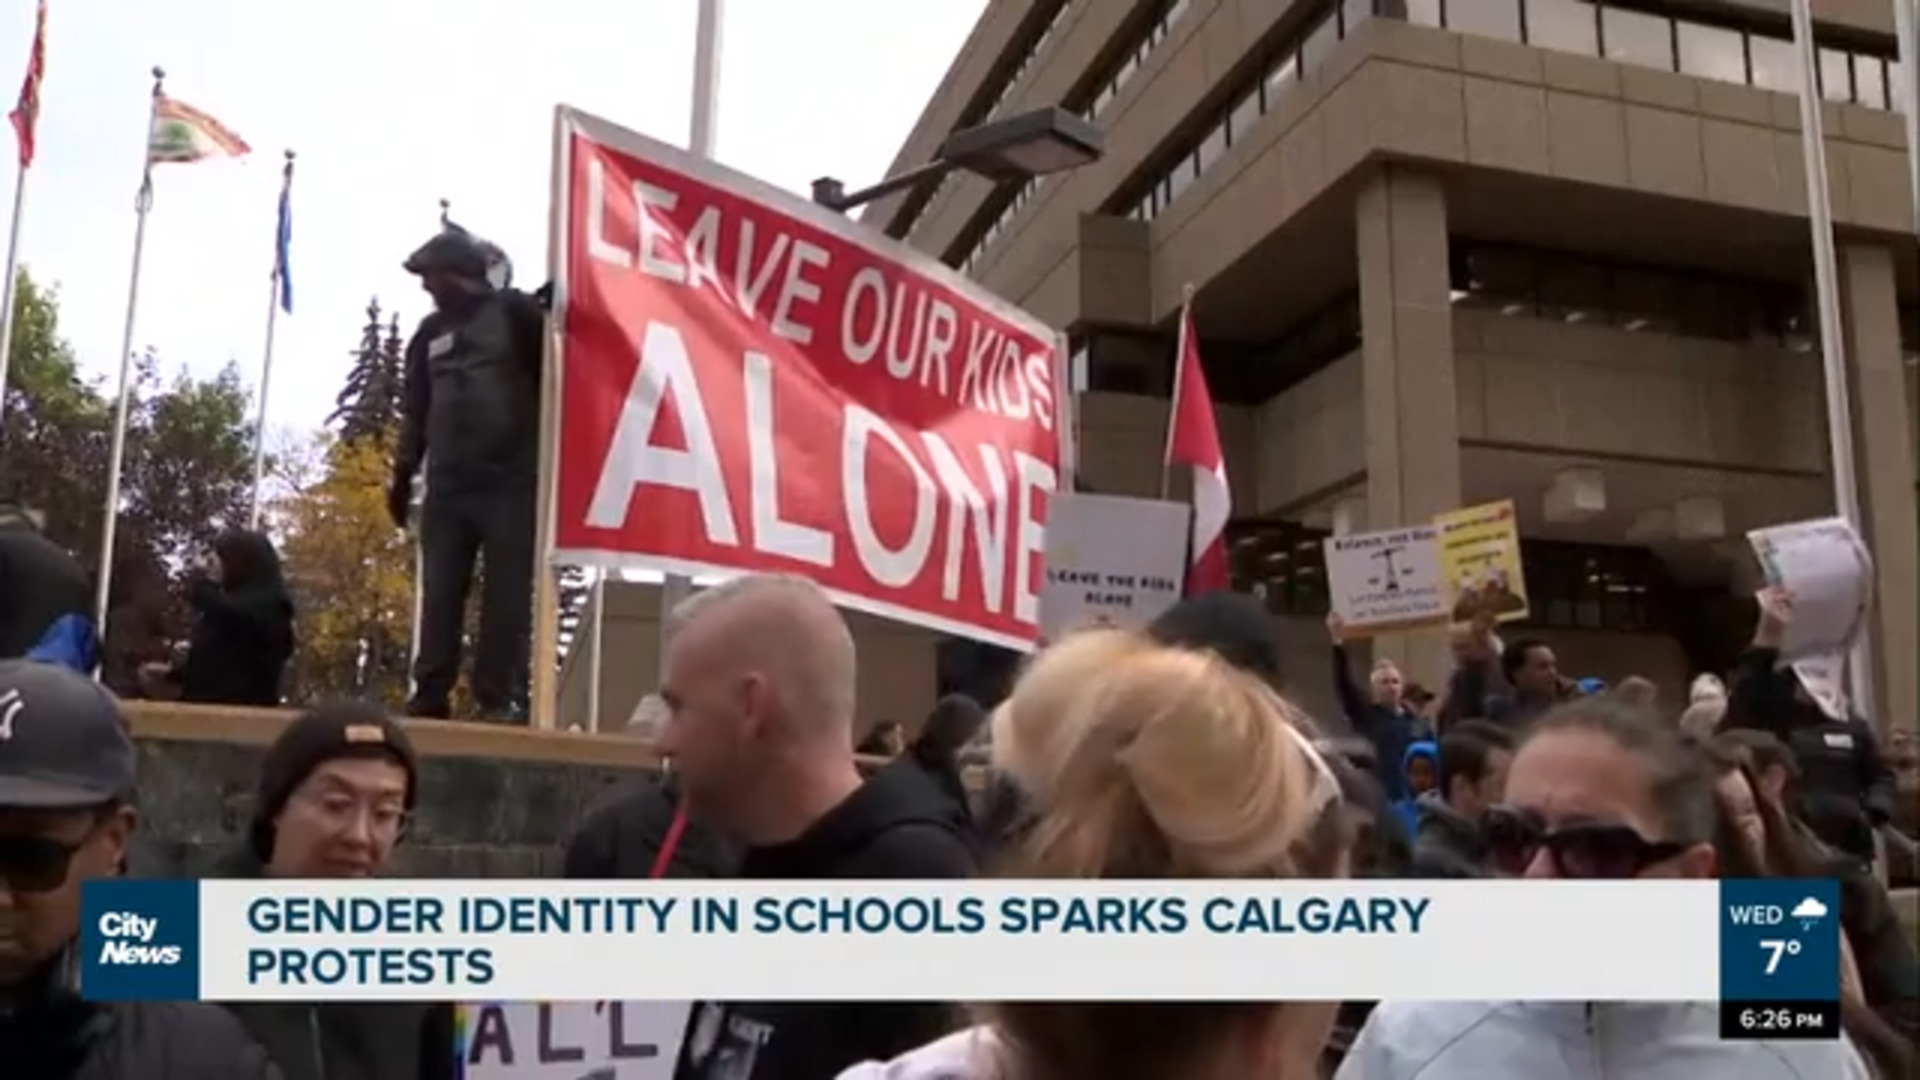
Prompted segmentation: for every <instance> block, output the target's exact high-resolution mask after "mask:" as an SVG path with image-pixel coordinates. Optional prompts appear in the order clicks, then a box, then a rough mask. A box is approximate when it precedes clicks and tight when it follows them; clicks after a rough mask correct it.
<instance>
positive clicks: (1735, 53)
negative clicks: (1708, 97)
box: [1678, 22, 1760, 83]
mask: <svg viewBox="0 0 1920 1080" xmlns="http://www.w3.org/2000/svg"><path fill="white" fill-rule="evenodd" d="M1678 30H1679V34H1678V41H1679V45H1680V50H1679V51H1680V73H1681V74H1683V75H1698V76H1700V77H1701V78H1703V79H1713V80H1716V81H1718V82H1733V83H1737V82H1745V81H1746V80H1747V57H1746V48H1745V45H1746V43H1745V42H1744V41H1742V40H1741V34H1740V32H1739V31H1738V30H1728V29H1726V28H1725V27H1720V26H1704V25H1701V24H1699V23H1684V22H1683V23H1681V24H1679V27H1678ZM1754 44H1755V45H1756V46H1757V45H1759V44H1760V43H1759V42H1757V41H1756V42H1755V43H1754ZM1758 56H1759V51H1758V49H1756V50H1755V57H1756V59H1757V58H1758Z"/></svg>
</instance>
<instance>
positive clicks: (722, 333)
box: [553, 109, 1066, 648]
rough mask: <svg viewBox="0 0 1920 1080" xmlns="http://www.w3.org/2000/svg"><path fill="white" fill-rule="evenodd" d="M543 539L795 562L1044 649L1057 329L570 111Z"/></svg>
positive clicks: (877, 599)
mask: <svg viewBox="0 0 1920 1080" xmlns="http://www.w3.org/2000/svg"><path fill="white" fill-rule="evenodd" d="M556 122H557V124H558V125H559V130H558V132H557V134H556V146H557V148H558V153H559V155H560V158H559V161H558V162H557V163H556V184H557V185H558V186H559V189H560V190H559V191H558V192H556V196H557V197H556V198H555V200H554V202H555V221H554V223H553V228H554V230H555V231H554V235H555V237H556V238H560V243H559V244H558V245H557V246H558V247H559V252H558V256H557V262H558V264H559V265H558V266H557V268H556V287H557V295H558V297H559V298H560V300H561V301H562V302H563V304H564V306H563V307H560V308H558V309H557V310H561V311H563V313H564V314H563V317H562V324H561V329H560V339H559V341H560V346H559V347H560V364H561V367H560V402H559V409H560V411H559V424H558V427H559V433H560V434H559V440H558V447H557V463H556V466H555V467H556V469H557V477H556V482H555V485H554V486H555V501H554V507H553V513H554V522H553V535H554V548H555V551H554V553H553V559H554V560H555V561H558V562H562V563H574V564H580V565H594V566H602V567H622V568H625V567H634V568H640V567H644V568H648V569H653V570H659V571H665V572H670V573H679V574H689V575H693V574H713V573H729V572H739V571H786V572H791V573H800V574H804V575H806V576H808V577H811V578H813V579H814V580H816V581H818V582H820V584H821V585H822V586H823V587H825V588H827V589H828V590H829V591H831V592H832V593H833V594H834V595H835V598H836V599H837V600H838V601H839V602H841V603H844V604H846V605H847V606H849V607H854V608H859V609H862V610H865V611H869V612H872V613H874V614H876V615H883V616H887V617H889V618H895V619H900V620H904V621H907V622H912V623H917V624H920V625H922V626H927V627H931V628H934V629H938V630H944V631H947V632H950V633H956V634H963V635H965V636H968V637H972V638H976V639H979V640H984V641H991V642H995V643H997V644H1003V645H1009V646H1013V647H1017V648H1024V647H1028V646H1031V644H1032V643H1033V641H1034V639H1035V637H1036V636H1037V633H1038V627H1037V623H1036V613H1037V600H1036V593H1037V592H1038V590H1039V588H1040V586H1041V584H1042V582H1043V578H1042V576H1041V562H1040V560H1041V550H1042V547H1043V542H1042V537H1043V533H1044V524H1045V514H1046V493H1047V492H1050V491H1052V490H1054V489H1055V487H1056V486H1057V485H1058V483H1059V477H1060V474H1061V464H1062V460H1061V459H1062V445H1063V442H1064V438H1065V436H1063V423H1062V417H1063V415H1064V412H1063V409H1064V406H1065V402H1064V400H1063V399H1064V397H1065V393H1066V390H1065V387H1064V386H1057V385H1056V381H1057V380H1058V379H1059V377H1060V375H1059V372H1060V367H1059V365H1060V357H1059V355H1058V349H1059V344H1058V339H1057V337H1056V335H1055V334H1054V333H1053V332H1052V331H1051V330H1050V329H1049V328H1048V327H1046V326H1045V325H1044V324H1042V323H1039V322H1038V321H1036V320H1034V319H1033V318H1031V317H1030V316H1027V315H1025V314H1023V313H1022V312H1020V311H1019V310H1017V309H1015V308H1013V307H1012V306H1010V305H1008V304H1006V303H1004V302H1003V301H1001V300H999V299H998V298H996V297H994V296H992V295H990V294H988V293H987V292H985V291H984V290H982V289H980V288H979V287H978V286H976V285H974V284H972V283H970V282H968V281H966V280H965V279H964V278H962V277H960V276H959V275H958V274H956V273H954V272H953V271H952V270H950V269H949V268H947V267H945V266H942V265H940V264H939V263H937V262H935V261H933V260H931V259H928V258H926V257H924V256H921V255H919V254H917V253H914V252H912V251H909V250H907V249H906V248H905V247H903V246H901V245H898V244H895V243H893V242H891V241H889V240H887V239H886V238H885V237H882V236H879V235H877V234H875V233H873V232H871V231H870V230H867V229H863V228H861V227H860V226H859V225H858V224H856V223H854V222H851V221H848V220H846V219H844V218H842V217H840V216H838V215H834V214H830V213H828V212H826V211H822V210H820V209H818V208H816V207H814V206H812V205H811V204H810V203H807V202H805V201H804V200H801V199H799V198H797V197H795V196H793V195H790V194H788V193H786V192H783V191H779V190H777V189H775V188H772V187H770V186H768V185H765V184H762V183H760V182H758V181H755V180H753V179H751V178H748V177H745V176H741V175H739V174H737V173H733V172H730V171H728V170H726V169H724V168H722V167H719V166H716V165H714V164H712V163H710V162H706V161H702V160H699V159H696V158H694V157H692V156H690V155H688V154H685V153H683V152H682V151H680V150H677V149H675V148H673V147H670V146H667V145H665V144H663V143H659V142H655V141H654V140H652V139H648V138H646V137H644V136H641V135H636V134H634V133H632V132H629V131H625V130H622V129H620V128H618V127H615V126H614V125H611V124H608V123H606V122H605V121H602V120H599V119H596V118H594V117H591V116H588V115H585V114H583V113H580V112H577V111H574V110H570V109H562V110H560V113H559V115H558V118H557V121H556Z"/></svg>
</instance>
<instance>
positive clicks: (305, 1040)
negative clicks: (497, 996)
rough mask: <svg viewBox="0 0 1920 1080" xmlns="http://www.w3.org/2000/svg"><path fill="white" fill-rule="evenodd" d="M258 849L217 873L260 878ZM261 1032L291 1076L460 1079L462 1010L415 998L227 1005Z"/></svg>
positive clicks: (306, 1079) (229, 860)
mask: <svg viewBox="0 0 1920 1080" xmlns="http://www.w3.org/2000/svg"><path fill="white" fill-rule="evenodd" d="M263 873H264V870H263V869H262V867H261V866H260V862H259V860H258V859H255V858H254V857H253V854H252V852H250V851H246V850H244V849H243V850H239V851H235V852H233V853H232V854H230V855H228V856H227V857H226V858H224V859H222V860H221V861H220V862H219V863H218V864H217V865H216V866H215V868H214V873H213V874H212V876H214V877H228V878H250V877H260V876H261V875H262V874H263ZM225 1008H226V1009H227V1011H228V1012H230V1013H232V1014H233V1016H234V1017H235V1018H236V1019H238V1020H239V1021H240V1023H241V1024H242V1025H243V1026H245V1028H246V1030H247V1031H248V1032H249V1033H250V1034H252V1036H253V1037H254V1038H255V1039H258V1040H259V1041H260V1043H261V1045H263V1046H265V1047H266V1048H267V1052H268V1053H269V1054H271V1055H272V1056H273V1060H274V1063H275V1064H277V1065H278V1066H279V1067H280V1073H281V1075H283V1076H284V1077H285V1078H286V1080H453V1077H454V1061H453V1036H454V1022H453V1021H454V1015H453V1014H454V1010H453V1006H451V1005H440V1004H418V1003H413V1002H378V1003H373V1002H368V1003H360V1002H328V1003H325V1004H307V1003H303V1002H278V1001H273V1002H265V1001H262V1002H246V1003H236V1004H231V1005H227V1006H225Z"/></svg>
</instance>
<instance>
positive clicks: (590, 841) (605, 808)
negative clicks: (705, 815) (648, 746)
mask: <svg viewBox="0 0 1920 1080" xmlns="http://www.w3.org/2000/svg"><path fill="white" fill-rule="evenodd" d="M678 805H679V793H678V791H677V786H676V785H675V784H674V783H673V781H672V778H671V777H665V776H657V777H656V776H650V777H647V778H646V779H644V780H642V781H641V782H640V784H639V785H638V786H637V787H636V788H632V789H627V790H623V791H622V792H621V793H620V794H619V795H618V796H617V797H616V798H614V799H613V800H611V801H609V802H607V803H605V804H604V805H602V806H600V807H599V808H598V809H596V810H594V811H592V812H590V813H588V814H587V817H586V820H585V821H583V822H581V823H580V828H579V829H577V830H575V832H574V834H573V838H572V839H571V840H568V841H567V850H566V856H565V859H564V862H563V867H564V868H563V869H562V871H561V876H562V877H569V878H587V879H596V880H644V879H646V878H647V877H649V876H651V875H652V873H653V864H654V862H655V861H656V860H657V859H658V858H659V856H660V847H661V845H662V844H664V843H665V842H666V838H667V831H668V830H669V829H670V828H672V826H673V814H674V810H675V808H676V807H677V806H678ZM739 863H740V853H739V852H738V851H737V850H735V848H734V846H733V845H732V844H730V843H728V842H727V840H726V839H725V838H724V837H722V836H720V835H719V834H718V833H715V832H714V831H713V830H712V829H709V828H707V827H705V826H703V825H701V824H700V823H699V822H696V821H688V822H687V824H686V826H685V827H684V829H683V830H682V832H681V834H680V843H679V844H678V846H676V847H675V848H674V853H673V858H672V859H671V860H670V861H669V862H668V863H667V871H666V874H665V876H666V877H669V878H726V877H732V876H733V873H734V871H735V869H736V868H738V866H739Z"/></svg>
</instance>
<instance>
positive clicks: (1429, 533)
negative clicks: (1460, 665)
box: [1323, 525, 1450, 633]
mask: <svg viewBox="0 0 1920 1080" xmlns="http://www.w3.org/2000/svg"><path fill="white" fill-rule="evenodd" d="M1323 544H1324V547H1325V549H1326V557H1327V590H1328V599H1329V600H1330V601H1331V603H1332V607H1333V613H1334V614H1335V615H1338V616H1339V617H1340V618H1341V620H1343V621H1344V622H1345V623H1346V625H1347V628H1348V629H1349V630H1352V631H1356V632H1373V633H1378V632H1380V631H1383V630H1392V629H1402V628H1405V627H1409V626H1424V625H1428V624H1431V623H1439V622H1445V621H1446V620H1447V618H1448V612H1449V610H1450V604H1449V601H1448V596H1447V589H1446V584H1445V578H1443V577H1442V576H1441V573H1440V530H1439V529H1436V528H1434V527H1433V526H1431V525H1415V526H1412V527H1410V528H1405V529H1382V530H1380V531H1378V532H1364V533H1351V534H1349V535H1347V536H1330V537H1328V538H1327V539H1326V540H1325V541H1324V542H1323Z"/></svg>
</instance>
